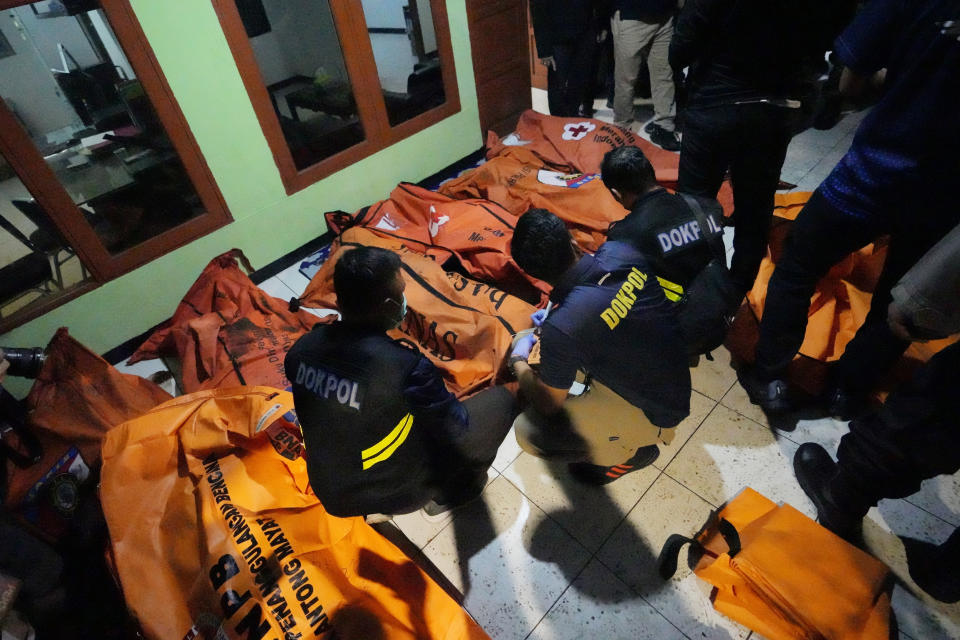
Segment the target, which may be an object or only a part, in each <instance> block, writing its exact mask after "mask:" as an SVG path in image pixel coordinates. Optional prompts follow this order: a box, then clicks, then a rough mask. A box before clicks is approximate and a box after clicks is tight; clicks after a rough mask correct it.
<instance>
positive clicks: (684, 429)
mask: <svg viewBox="0 0 960 640" xmlns="http://www.w3.org/2000/svg"><path fill="white" fill-rule="evenodd" d="M716 404H717V401H716V400H713V399H711V398H708V397H707V396H705V395H703V394H702V393H697V392H696V391H694V392H692V393H691V394H690V415H688V416H687V417H686V418H684V419H683V422H681V423H680V424H678V425H677V426H676V427H674V429H675V430H676V434H675V435H674V437H673V442H671V443H670V444H669V445H660V457H659V458H657V459H656V461H655V462H654V463H653V466H655V467H657V468H658V469H664V468H666V466H667V465H668V464H670V461H671V460H673V459H674V458H675V457H676V455H677V453H678V452H679V451H680V449H681V448H683V445H684V444H686V442H687V440H689V439H690V436H692V435H693V434H694V432H695V431H696V430H697V429H698V428H700V424H701V423H703V420H704V418H706V417H707V416H708V415H709V414H710V412H711V411H713V407H715V406H716Z"/></svg>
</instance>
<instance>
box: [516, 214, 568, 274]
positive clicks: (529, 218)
mask: <svg viewBox="0 0 960 640" xmlns="http://www.w3.org/2000/svg"><path fill="white" fill-rule="evenodd" d="M510 253H512V254H513V259H514V260H515V261H516V263H517V265H519V267H520V268H521V269H523V270H524V271H526V272H527V273H529V274H530V275H532V276H533V277H534V278H540V279H541V280H546V281H548V282H554V281H556V280H557V279H558V278H559V277H560V276H561V275H563V272H564V271H566V270H567V269H568V268H570V263H571V261H572V260H573V258H574V254H573V248H572V247H571V246H570V232H569V231H567V227H566V226H564V224H563V220H561V219H560V218H558V217H557V216H555V215H554V214H552V213H550V212H549V211H547V210H546V209H530V210H529V211H527V212H526V213H525V214H523V215H522V216H520V219H519V220H518V221H517V227H516V229H514V231H513V239H512V240H511V241H510Z"/></svg>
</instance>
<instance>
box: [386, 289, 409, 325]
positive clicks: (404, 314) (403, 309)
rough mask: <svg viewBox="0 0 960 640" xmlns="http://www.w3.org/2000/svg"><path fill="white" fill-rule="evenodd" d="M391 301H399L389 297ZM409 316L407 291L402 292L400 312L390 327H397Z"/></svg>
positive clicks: (395, 302)
mask: <svg viewBox="0 0 960 640" xmlns="http://www.w3.org/2000/svg"><path fill="white" fill-rule="evenodd" d="M388 300H390V302H392V303H394V304H397V301H396V300H394V299H393V298H388ZM405 317H407V295H406V294H405V293H401V294H400V314H399V315H398V316H397V318H396V320H395V321H394V322H393V324H391V325H390V329H396V328H397V327H399V326H400V323H401V322H403V319H404V318H405Z"/></svg>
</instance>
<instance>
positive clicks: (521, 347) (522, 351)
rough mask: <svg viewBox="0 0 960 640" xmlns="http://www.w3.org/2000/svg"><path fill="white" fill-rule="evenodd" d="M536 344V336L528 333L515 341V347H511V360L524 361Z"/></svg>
mask: <svg viewBox="0 0 960 640" xmlns="http://www.w3.org/2000/svg"><path fill="white" fill-rule="evenodd" d="M536 343H537V336H535V335H534V334H532V333H530V334H528V335H525V336H523V337H522V338H520V339H519V340H517V344H516V346H514V347H513V352H512V353H511V354H510V357H511V358H523V359H524V360H526V359H527V358H529V357H530V350H531V349H533V345H535V344H536Z"/></svg>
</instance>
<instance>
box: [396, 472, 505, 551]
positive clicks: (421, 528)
mask: <svg viewBox="0 0 960 640" xmlns="http://www.w3.org/2000/svg"><path fill="white" fill-rule="evenodd" d="M499 477H500V473H499V472H498V471H497V470H496V469H494V468H492V467H491V468H490V469H487V487H489V486H490V483H491V482H493V481H494V480H496V479H497V478H499ZM484 491H486V488H485V489H484ZM462 508H464V509H466V508H467V507H466V505H465V506H464V507H462ZM457 513H459V510H453V511H449V512H447V513H446V514H445V515H444V517H442V518H436V519H427V517H426V516H424V514H423V511H414V512H413V513H406V514H403V515H400V516H394V517H393V524H394V526H396V527H397V528H398V529H400V531H402V532H403V534H404V535H405V536H407V539H408V540H410V542H412V543H414V544H415V545H417V547H418V548H420V549H422V548H423V547H424V546H426V545H427V544H428V543H429V542H430V541H431V540H433V539H434V537H436V535H437V534H438V533H440V532H441V531H443V529H444V528H446V526H447V525H449V524H450V522H451V521H452V520H453V518H454V517H455V516H456V515H457Z"/></svg>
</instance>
